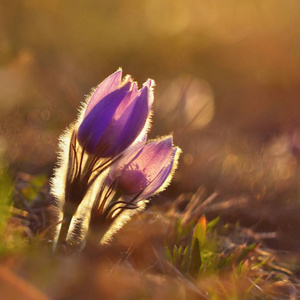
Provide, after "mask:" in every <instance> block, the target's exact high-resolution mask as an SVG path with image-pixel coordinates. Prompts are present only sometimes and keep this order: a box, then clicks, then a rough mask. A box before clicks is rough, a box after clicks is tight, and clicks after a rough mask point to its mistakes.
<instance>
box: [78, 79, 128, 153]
mask: <svg viewBox="0 0 300 300" xmlns="http://www.w3.org/2000/svg"><path fill="white" fill-rule="evenodd" d="M130 86H131V83H130V82H128V83H126V84H125V85H123V86H122V87H121V88H119V89H117V90H115V91H113V92H112V93H110V94H108V95H107V96H106V97H104V98H103V99H102V100H101V101H100V102H98V103H97V104H96V105H95V106H94V107H93V109H92V110H91V111H90V112H89V114H88V115H87V116H86V117H85V118H84V119H83V121H82V123H81V125H80V127H79V129H78V133H77V136H78V141H79V143H80V144H81V146H83V147H85V149H86V151H87V152H89V153H93V151H94V150H95V149H96V147H97V146H101V145H98V143H99V141H100V139H101V137H102V135H103V133H104V132H105V130H106V129H107V127H108V126H109V124H110V121H111V119H112V117H113V115H114V113H115V111H116V109H117V108H118V106H119V105H120V103H121V102H122V100H123V99H124V98H125V97H126V95H127V94H128V91H129V90H130ZM103 146H105V145H103Z"/></svg>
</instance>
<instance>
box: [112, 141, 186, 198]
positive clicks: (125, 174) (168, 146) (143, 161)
mask: <svg viewBox="0 0 300 300" xmlns="http://www.w3.org/2000/svg"><path fill="white" fill-rule="evenodd" d="M134 151H136V149H135V150H134ZM179 153H180V149H179V148H178V147H173V146H172V137H167V138H164V139H162V140H155V141H152V142H150V143H148V144H146V145H145V146H143V147H142V148H141V149H140V150H139V151H138V152H136V154H135V156H134V157H133V158H131V159H130V161H128V160H127V162H125V163H124V160H121V161H120V162H118V163H117V166H115V168H113V169H112V170H111V172H110V174H109V180H110V181H111V180H112V179H113V178H117V189H119V190H120V191H121V192H122V193H123V194H124V195H128V196H135V195H137V194H138V195H139V198H140V199H141V198H143V199H146V198H147V197H149V196H151V195H153V194H155V193H158V192H159V191H161V190H163V189H164V188H165V187H166V186H167V184H168V183H169V182H170V180H171V177H172V173H173V170H174V169H175V167H176V165H177V160H178V156H179Z"/></svg>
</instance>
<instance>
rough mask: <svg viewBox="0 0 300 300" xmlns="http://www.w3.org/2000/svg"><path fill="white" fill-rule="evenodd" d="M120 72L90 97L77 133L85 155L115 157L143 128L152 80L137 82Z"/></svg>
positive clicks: (149, 107)
mask: <svg viewBox="0 0 300 300" xmlns="http://www.w3.org/2000/svg"><path fill="white" fill-rule="evenodd" d="M121 79H122V70H121V69H120V70H118V71H117V72H115V73H113V74H112V75H110V76H109V77H107V78H106V79H105V80H104V81H103V82H102V83H100V85H99V86H98V87H97V88H96V90H95V92H94V93H93V94H92V96H91V98H90V100H89V102H88V104H87V106H86V109H85V112H84V118H83V121H82V123H81V124H80V126H79V128H78V132H77V137H78V141H79V143H80V145H81V146H82V147H83V148H84V150H85V151H86V152H87V153H89V154H94V155H97V156H101V157H110V156H115V155H118V154H120V153H121V152H123V151H124V150H125V149H126V148H127V147H128V146H130V145H131V144H132V143H133V142H134V141H135V139H136V138H137V137H138V135H139V134H140V133H141V132H142V130H143V129H144V127H145V125H146V123H147V119H148V118H149V114H150V111H151V107H152V104H153V98H154V97H153V89H152V87H153V85H154V81H153V80H151V79H148V80H147V81H146V82H145V83H144V84H143V87H142V88H141V89H140V90H138V88H137V83H136V82H134V81H133V80H132V78H131V77H130V76H129V75H127V76H126V77H125V78H124V80H123V81H121Z"/></svg>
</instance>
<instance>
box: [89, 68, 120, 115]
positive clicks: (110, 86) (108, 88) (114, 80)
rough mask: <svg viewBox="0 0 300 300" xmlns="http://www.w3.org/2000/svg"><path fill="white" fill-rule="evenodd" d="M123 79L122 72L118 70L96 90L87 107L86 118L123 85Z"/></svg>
mask: <svg viewBox="0 0 300 300" xmlns="http://www.w3.org/2000/svg"><path fill="white" fill-rule="evenodd" d="M121 79H122V70H118V71H116V72H115V73H113V74H111V75H110V76H108V77H107V78H106V79H104V80H103V81H102V82H101V83H100V84H99V85H98V87H97V88H96V90H95V92H94V93H93V95H92V97H91V99H90V101H89V103H88V105H87V107H86V110H85V116H87V115H88V114H89V112H90V111H91V110H92V109H93V108H94V106H95V105H96V104H97V103H98V102H99V101H101V100H102V99H103V98H104V97H106V96H107V95H108V94H109V93H111V92H113V91H114V90H116V89H117V88H118V87H119V86H120V83H121Z"/></svg>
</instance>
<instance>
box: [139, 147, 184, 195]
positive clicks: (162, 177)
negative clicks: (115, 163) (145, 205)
mask: <svg viewBox="0 0 300 300" xmlns="http://www.w3.org/2000/svg"><path fill="white" fill-rule="evenodd" d="M177 150H178V148H177V147H176V148H175V149H173V153H172V155H171V156H170V162H169V164H168V165H167V166H165V167H164V168H163V169H162V170H161V171H160V173H159V174H158V175H157V176H156V177H155V178H154V179H153V180H152V182H151V183H150V184H149V185H148V186H147V188H146V189H145V190H144V191H143V193H142V195H141V198H144V199H146V198H148V197H149V196H151V195H152V194H153V193H155V191H157V190H158V189H159V188H160V187H161V186H162V185H163V184H164V182H165V181H166V180H167V178H168V177H169V175H170V174H171V172H172V169H173V165H174V159H175V155H176V152H177Z"/></svg>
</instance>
